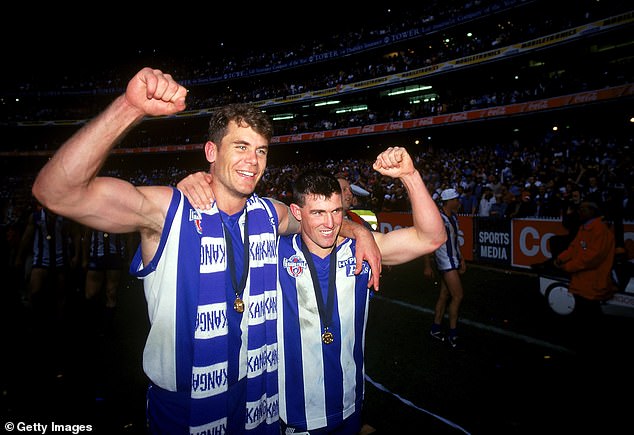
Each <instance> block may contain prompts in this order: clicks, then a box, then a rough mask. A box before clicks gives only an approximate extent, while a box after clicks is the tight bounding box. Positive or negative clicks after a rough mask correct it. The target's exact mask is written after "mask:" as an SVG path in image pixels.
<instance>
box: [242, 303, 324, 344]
mask: <svg viewBox="0 0 634 435" xmlns="http://www.w3.org/2000/svg"><path fill="white" fill-rule="evenodd" d="M233 309H234V310H236V311H237V312H238V313H243V312H244V302H243V301H242V299H240V298H239V297H236V300H235V301H233ZM331 335H332V334H331Z"/></svg>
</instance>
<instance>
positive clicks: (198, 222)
mask: <svg viewBox="0 0 634 435" xmlns="http://www.w3.org/2000/svg"><path fill="white" fill-rule="evenodd" d="M189 221H190V222H191V221H194V225H195V226H196V231H198V234H202V233H203V226H202V221H203V218H202V216H201V215H200V212H199V211H198V210H194V209H191V208H190V209H189Z"/></svg>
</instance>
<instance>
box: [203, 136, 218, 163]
mask: <svg viewBox="0 0 634 435" xmlns="http://www.w3.org/2000/svg"><path fill="white" fill-rule="evenodd" d="M217 155H218V147H217V146H216V144H215V143H214V142H212V141H210V140H208V141H207V142H206V143H205V157H206V158H207V161H208V162H209V163H214V162H215V161H216V157H217Z"/></svg>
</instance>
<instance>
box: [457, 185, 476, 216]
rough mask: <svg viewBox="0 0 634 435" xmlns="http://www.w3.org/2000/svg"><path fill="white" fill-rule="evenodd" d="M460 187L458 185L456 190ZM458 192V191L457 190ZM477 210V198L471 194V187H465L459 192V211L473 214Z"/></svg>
mask: <svg viewBox="0 0 634 435" xmlns="http://www.w3.org/2000/svg"><path fill="white" fill-rule="evenodd" d="M460 189H461V188H460V187H458V190H460ZM459 193H460V192H459ZM477 211H478V198H476V197H475V196H474V195H473V190H472V189H471V188H466V189H464V191H463V192H462V193H460V213H464V214H468V215H474V214H476V212H477Z"/></svg>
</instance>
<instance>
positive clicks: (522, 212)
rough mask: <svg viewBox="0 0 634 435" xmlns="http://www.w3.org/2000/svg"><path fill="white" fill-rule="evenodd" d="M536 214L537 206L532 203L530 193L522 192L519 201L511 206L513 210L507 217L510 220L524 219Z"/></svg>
mask: <svg viewBox="0 0 634 435" xmlns="http://www.w3.org/2000/svg"><path fill="white" fill-rule="evenodd" d="M536 214H537V205H536V204H535V202H534V201H533V196H532V194H531V192H530V191H528V190H523V191H522V193H521V194H520V195H519V200H518V201H515V202H514V204H513V209H512V210H511V211H510V212H508V211H507V215H508V217H509V218H511V219H515V218H526V217H531V216H535V215H536Z"/></svg>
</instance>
